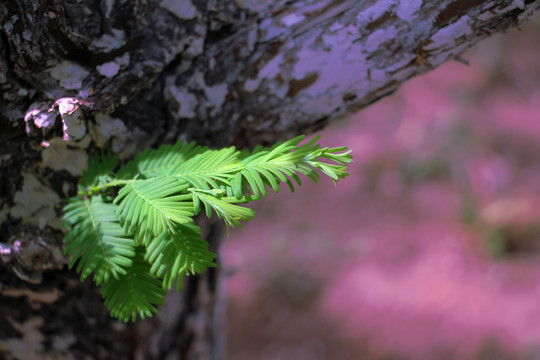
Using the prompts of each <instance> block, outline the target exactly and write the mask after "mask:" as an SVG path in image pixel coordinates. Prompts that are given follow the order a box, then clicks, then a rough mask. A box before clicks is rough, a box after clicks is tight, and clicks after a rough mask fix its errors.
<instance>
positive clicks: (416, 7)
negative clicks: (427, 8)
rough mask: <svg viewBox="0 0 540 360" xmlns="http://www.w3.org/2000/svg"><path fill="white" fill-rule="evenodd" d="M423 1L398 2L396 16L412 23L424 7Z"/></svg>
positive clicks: (408, 0)
mask: <svg viewBox="0 0 540 360" xmlns="http://www.w3.org/2000/svg"><path fill="white" fill-rule="evenodd" d="M422 2H423V0H407V1H400V2H398V7H397V11H396V14H397V16H398V17H400V18H401V19H403V20H405V21H407V22H410V21H412V20H414V18H416V16H417V15H415V14H418V12H419V11H420V8H421V7H422Z"/></svg>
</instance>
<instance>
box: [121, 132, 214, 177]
mask: <svg viewBox="0 0 540 360" xmlns="http://www.w3.org/2000/svg"><path fill="white" fill-rule="evenodd" d="M208 150H209V149H208V147H206V146H198V145H196V144H195V143H194V142H191V143H189V144H184V142H182V141H179V142H177V143H176V144H175V145H161V146H160V147H159V148H158V149H155V150H150V149H146V150H144V151H143V152H142V153H141V154H140V155H138V156H137V157H136V158H135V159H134V160H132V161H130V162H128V163H127V164H126V166H125V167H124V168H122V169H121V170H120V171H119V172H118V176H117V177H118V179H134V178H141V179H149V178H152V177H157V176H162V175H166V174H167V173H169V172H170V171H171V169H173V168H175V167H177V166H178V164H181V163H183V162H185V161H187V160H189V159H191V158H192V157H194V156H196V155H198V154H201V153H204V152H206V151H208Z"/></svg>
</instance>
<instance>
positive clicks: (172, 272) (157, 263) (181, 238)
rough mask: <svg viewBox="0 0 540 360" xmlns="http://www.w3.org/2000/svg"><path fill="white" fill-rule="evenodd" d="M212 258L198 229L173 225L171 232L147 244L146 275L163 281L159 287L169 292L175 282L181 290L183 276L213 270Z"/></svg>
mask: <svg viewBox="0 0 540 360" xmlns="http://www.w3.org/2000/svg"><path fill="white" fill-rule="evenodd" d="M215 257H216V255H215V254H214V253H212V252H210V251H208V243H207V242H206V241H204V240H203V239H202V234H201V229H200V228H199V227H198V226H197V225H195V224H193V223H191V224H177V225H175V231H174V233H162V234H160V235H159V236H158V237H156V238H154V239H153V240H152V241H151V242H150V244H149V245H148V248H147V251H146V255H145V259H146V260H147V261H148V262H149V263H151V264H152V267H151V269H150V273H151V274H152V275H154V276H157V277H160V278H161V277H162V278H163V287H164V288H166V289H172V288H173V286H174V284H175V282H176V281H177V280H178V286H177V289H178V292H180V290H181V289H182V279H183V276H184V275H190V274H191V275H194V274H199V273H201V272H203V271H205V270H206V269H207V268H208V267H214V266H216V264H215V263H214V259H215Z"/></svg>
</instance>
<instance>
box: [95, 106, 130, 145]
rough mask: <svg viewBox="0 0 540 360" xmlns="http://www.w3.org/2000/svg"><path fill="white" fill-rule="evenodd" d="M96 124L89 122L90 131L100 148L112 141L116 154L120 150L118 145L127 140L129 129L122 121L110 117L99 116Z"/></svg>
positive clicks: (96, 118)
mask: <svg viewBox="0 0 540 360" xmlns="http://www.w3.org/2000/svg"><path fill="white" fill-rule="evenodd" d="M95 121H96V123H95V124H94V123H92V122H89V123H88V130H89V131H90V134H91V135H92V138H93V139H94V142H95V143H96V145H97V146H98V147H103V146H104V145H105V143H106V142H107V141H109V140H111V139H112V144H111V147H112V149H113V151H114V152H116V151H115V150H120V149H118V143H120V144H121V143H123V142H124V141H125V140H126V138H125V136H126V133H127V128H126V125H124V122H123V121H122V120H120V119H117V118H113V117H112V116H109V115H103V114H97V115H96V117H95Z"/></svg>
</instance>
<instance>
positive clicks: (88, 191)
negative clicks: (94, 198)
mask: <svg viewBox="0 0 540 360" xmlns="http://www.w3.org/2000/svg"><path fill="white" fill-rule="evenodd" d="M131 181H132V180H113V181H111V182H108V183H105V184H101V185H98V186H93V187H87V188H86V192H83V193H82V194H84V195H89V196H91V195H94V194H96V193H98V192H100V191H103V190H105V189H106V188H110V187H114V186H122V185H126V184H128V183H130V182H131Z"/></svg>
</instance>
